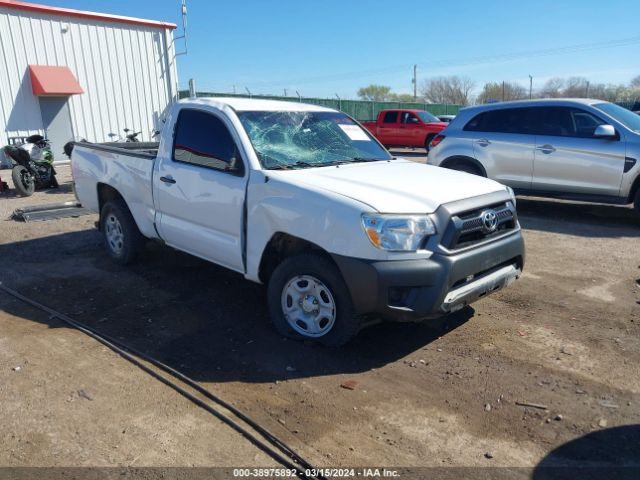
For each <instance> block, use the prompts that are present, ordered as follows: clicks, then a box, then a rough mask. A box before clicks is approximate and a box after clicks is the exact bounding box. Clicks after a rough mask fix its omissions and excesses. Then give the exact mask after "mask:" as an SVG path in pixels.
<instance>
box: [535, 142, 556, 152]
mask: <svg viewBox="0 0 640 480" xmlns="http://www.w3.org/2000/svg"><path fill="white" fill-rule="evenodd" d="M536 150H539V151H541V152H542V153H546V154H549V153H553V152H555V151H556V149H555V148H554V147H553V145H548V144H547V145H542V146H541V147H536Z"/></svg>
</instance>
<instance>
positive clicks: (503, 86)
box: [502, 80, 504, 102]
mask: <svg viewBox="0 0 640 480" xmlns="http://www.w3.org/2000/svg"><path fill="white" fill-rule="evenodd" d="M502 101H503V102H504V80H502Z"/></svg>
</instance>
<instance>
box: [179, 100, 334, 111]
mask: <svg viewBox="0 0 640 480" xmlns="http://www.w3.org/2000/svg"><path fill="white" fill-rule="evenodd" d="M180 103H187V104H199V105H209V106H212V107H216V108H220V109H221V108H223V107H225V106H227V107H230V108H232V109H234V110H236V111H239V112H245V111H254V112H255V111H258V112H281V111H284V112H334V111H335V110H333V109H331V108H326V107H321V106H319V105H311V104H308V103H301V102H283V101H281V100H264V99H258V98H240V97H199V98H185V99H183V100H180Z"/></svg>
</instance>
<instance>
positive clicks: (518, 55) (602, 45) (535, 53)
mask: <svg viewBox="0 0 640 480" xmlns="http://www.w3.org/2000/svg"><path fill="white" fill-rule="evenodd" d="M638 43H640V36H634V37H628V38H621V39H617V40H608V41H605V42H591V43H581V44H575V45H567V46H564V47H555V48H546V49H540V50H528V51H520V52H512V53H504V54H497V55H485V56H479V57H471V58H467V59H463V60H450V59H449V60H446V59H442V60H432V61H429V62H422V63H418V64H417V66H421V67H429V68H430V69H433V68H434V67H463V66H469V65H480V64H487V63H489V64H491V63H501V62H509V61H514V60H520V59H523V58H531V57H544V56H551V55H566V54H569V53H578V52H587V51H591V50H600V49H606V48H614V47H624V46H629V45H635V44H638ZM407 66H408V65H407V64H404V65H394V66H388V67H382V68H376V69H370V70H360V71H357V72H345V73H339V74H333V75H319V76H314V77H305V78H300V79H297V80H291V79H289V80H282V81H258V82H253V83H254V84H256V85H258V84H259V85H264V86H269V85H282V84H285V83H288V84H297V85H301V84H308V83H314V82H318V81H328V80H345V79H351V78H360V77H367V76H375V75H378V74H381V73H387V72H392V71H397V70H402V69H405V68H407Z"/></svg>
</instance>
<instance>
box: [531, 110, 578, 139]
mask: <svg viewBox="0 0 640 480" xmlns="http://www.w3.org/2000/svg"><path fill="white" fill-rule="evenodd" d="M541 110H542V111H541V112H540V126H539V134H540V135H550V136H554V137H571V136H573V133H575V129H574V127H573V120H572V118H571V114H570V110H569V108H567V107H548V108H543V109H541Z"/></svg>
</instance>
